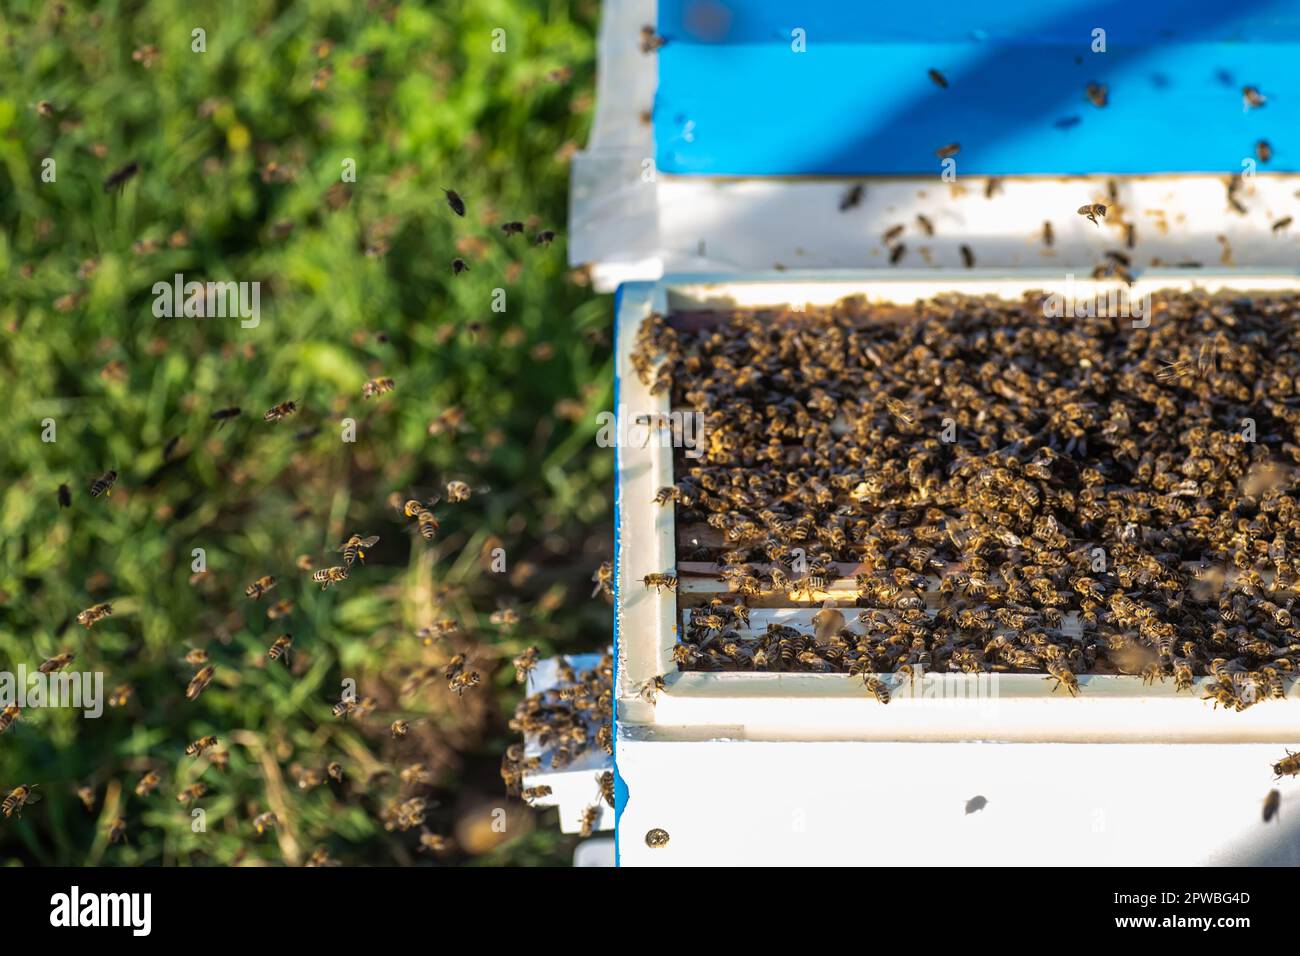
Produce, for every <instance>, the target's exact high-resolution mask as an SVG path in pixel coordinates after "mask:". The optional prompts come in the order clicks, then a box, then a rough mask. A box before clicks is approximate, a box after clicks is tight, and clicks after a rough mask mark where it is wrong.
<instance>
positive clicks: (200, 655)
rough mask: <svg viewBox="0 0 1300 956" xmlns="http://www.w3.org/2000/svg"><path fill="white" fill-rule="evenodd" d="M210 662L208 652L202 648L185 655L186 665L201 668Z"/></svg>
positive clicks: (194, 649) (193, 649)
mask: <svg viewBox="0 0 1300 956" xmlns="http://www.w3.org/2000/svg"><path fill="white" fill-rule="evenodd" d="M208 660H209V658H208V652H207V651H205V650H203V648H201V647H195V648H192V649H191V650H189V651H187V652H186V653H185V663H186V664H189V665H191V666H193V667H199V666H200V665H203V664H206V663H207V662H208Z"/></svg>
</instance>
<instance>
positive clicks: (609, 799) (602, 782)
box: [596, 770, 614, 808]
mask: <svg viewBox="0 0 1300 956" xmlns="http://www.w3.org/2000/svg"><path fill="white" fill-rule="evenodd" d="M596 784H597V786H599V788H600V795H601V796H602V797H604V798H605V802H606V803H608V804H609V805H610V807H611V808H612V807H613V806H614V771H612V770H606V771H603V772H602V773H601V774H600V775H599V776H598V777H596Z"/></svg>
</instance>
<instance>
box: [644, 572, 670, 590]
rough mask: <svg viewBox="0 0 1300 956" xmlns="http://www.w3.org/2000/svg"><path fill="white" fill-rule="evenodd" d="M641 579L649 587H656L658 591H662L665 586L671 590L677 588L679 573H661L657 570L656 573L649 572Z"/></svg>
mask: <svg viewBox="0 0 1300 956" xmlns="http://www.w3.org/2000/svg"><path fill="white" fill-rule="evenodd" d="M641 580H642V583H643V584H645V586H646V588H647V589H649V588H654V589H655V591H656V592H660V591H662V590H663V589H664V588H667V589H668V590H669V591H675V590H677V575H675V574H661V573H658V572H656V573H654V574H647V575H646V576H645V577H644V578H642V579H641Z"/></svg>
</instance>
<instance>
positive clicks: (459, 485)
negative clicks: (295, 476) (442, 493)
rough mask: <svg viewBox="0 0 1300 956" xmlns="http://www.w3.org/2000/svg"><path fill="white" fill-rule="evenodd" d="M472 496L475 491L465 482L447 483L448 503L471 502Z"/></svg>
mask: <svg viewBox="0 0 1300 956" xmlns="http://www.w3.org/2000/svg"><path fill="white" fill-rule="evenodd" d="M480 490H481V489H480ZM472 494H473V489H472V488H470V486H469V485H467V484H466V483H465V482H463V481H449V482H447V502H448V503H449V504H459V503H460V502H462V501H469V499H470V495H472Z"/></svg>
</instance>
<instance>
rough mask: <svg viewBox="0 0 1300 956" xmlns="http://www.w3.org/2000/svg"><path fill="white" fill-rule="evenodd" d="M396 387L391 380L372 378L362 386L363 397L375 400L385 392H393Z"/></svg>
mask: <svg viewBox="0 0 1300 956" xmlns="http://www.w3.org/2000/svg"><path fill="white" fill-rule="evenodd" d="M396 387H397V386H396V385H395V384H394V383H393V380H392V379H391V378H372V379H371V380H370V381H368V382H366V384H364V385H362V386H361V397H362V398H375V397H376V396H378V395H383V394H384V393H385V392H391V391H392V390H393V389H395V388H396Z"/></svg>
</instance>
